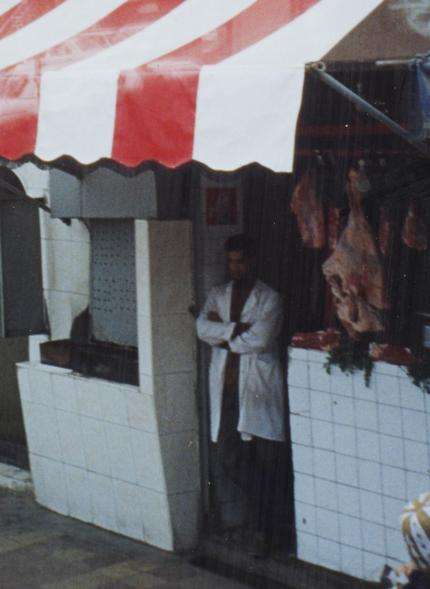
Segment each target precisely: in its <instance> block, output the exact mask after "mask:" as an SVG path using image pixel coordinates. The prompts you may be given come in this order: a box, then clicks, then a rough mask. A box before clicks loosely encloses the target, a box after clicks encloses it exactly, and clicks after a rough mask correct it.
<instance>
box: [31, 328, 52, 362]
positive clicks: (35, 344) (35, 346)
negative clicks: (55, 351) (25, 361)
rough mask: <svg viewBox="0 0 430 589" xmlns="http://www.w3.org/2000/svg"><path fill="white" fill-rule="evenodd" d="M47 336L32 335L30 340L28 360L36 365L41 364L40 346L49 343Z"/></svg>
mask: <svg viewBox="0 0 430 589" xmlns="http://www.w3.org/2000/svg"><path fill="white" fill-rule="evenodd" d="M48 339H49V338H48V336H47V335H46V334H43V333H42V334H38V335H30V336H29V338H28V358H29V360H30V362H32V363H34V364H40V362H41V355H40V344H43V343H45V342H47V341H48Z"/></svg>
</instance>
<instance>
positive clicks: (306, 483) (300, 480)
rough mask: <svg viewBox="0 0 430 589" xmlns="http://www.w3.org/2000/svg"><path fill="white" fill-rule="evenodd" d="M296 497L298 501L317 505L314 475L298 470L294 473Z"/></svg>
mask: <svg viewBox="0 0 430 589" xmlns="http://www.w3.org/2000/svg"><path fill="white" fill-rule="evenodd" d="M294 497H295V499H296V500H297V501H302V502H303V503H309V504H310V505H315V485H314V477H312V476H310V475H307V474H302V473H299V472H297V473H296V474H295V475H294Z"/></svg>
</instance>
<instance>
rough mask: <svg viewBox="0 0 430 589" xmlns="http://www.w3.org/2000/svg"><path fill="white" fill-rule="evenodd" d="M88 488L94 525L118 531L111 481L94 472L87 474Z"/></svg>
mask: <svg viewBox="0 0 430 589" xmlns="http://www.w3.org/2000/svg"><path fill="white" fill-rule="evenodd" d="M88 486H89V493H90V496H91V505H92V512H93V517H94V523H95V524H96V525H97V526H100V527H102V528H106V529H107V530H112V531H115V532H117V531H119V530H118V524H117V519H116V510H115V497H114V491H113V481H112V479H111V478H109V477H105V476H103V475H100V474H97V473H95V472H89V473H88Z"/></svg>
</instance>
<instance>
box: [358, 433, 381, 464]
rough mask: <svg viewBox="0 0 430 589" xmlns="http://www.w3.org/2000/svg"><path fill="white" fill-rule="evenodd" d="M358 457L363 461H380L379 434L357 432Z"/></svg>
mask: <svg viewBox="0 0 430 589" xmlns="http://www.w3.org/2000/svg"><path fill="white" fill-rule="evenodd" d="M357 455H358V457H359V458H361V459H363V460H374V461H378V460H379V459H380V451H379V436H378V434H376V433H374V432H371V431H364V430H357Z"/></svg>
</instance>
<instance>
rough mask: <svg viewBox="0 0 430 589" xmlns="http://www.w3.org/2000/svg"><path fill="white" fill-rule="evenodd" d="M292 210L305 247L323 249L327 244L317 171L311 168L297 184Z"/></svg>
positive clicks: (292, 200)
mask: <svg viewBox="0 0 430 589" xmlns="http://www.w3.org/2000/svg"><path fill="white" fill-rule="evenodd" d="M291 210H292V212H293V213H294V214H295V215H296V217H297V224H298V226H299V231H300V235H301V238H302V240H303V243H304V245H305V247H309V248H312V249H322V248H323V247H324V246H325V243H326V238H325V226H324V210H323V206H322V203H321V200H320V198H319V197H318V194H317V178H316V171H315V170H314V169H312V168H311V169H310V170H309V171H308V172H307V173H306V174H303V176H302V177H301V179H300V180H299V182H298V184H297V185H296V187H295V189H294V192H293V197H292V199H291Z"/></svg>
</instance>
